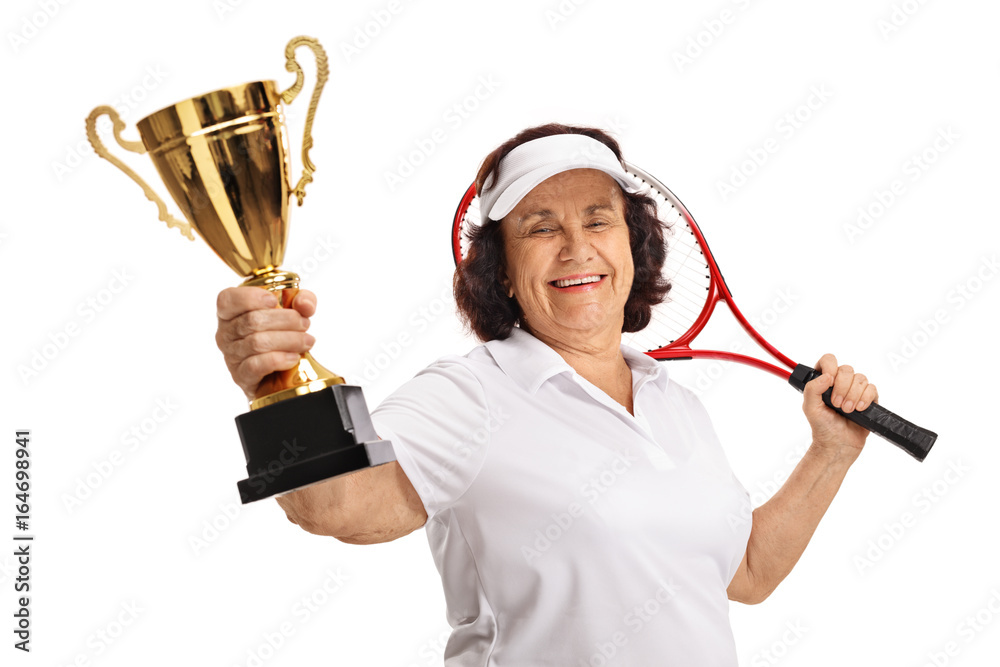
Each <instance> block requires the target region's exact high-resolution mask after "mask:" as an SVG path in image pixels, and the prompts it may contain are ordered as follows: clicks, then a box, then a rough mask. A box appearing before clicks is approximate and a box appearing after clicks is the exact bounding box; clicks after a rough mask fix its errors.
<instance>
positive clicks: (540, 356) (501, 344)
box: [486, 327, 667, 394]
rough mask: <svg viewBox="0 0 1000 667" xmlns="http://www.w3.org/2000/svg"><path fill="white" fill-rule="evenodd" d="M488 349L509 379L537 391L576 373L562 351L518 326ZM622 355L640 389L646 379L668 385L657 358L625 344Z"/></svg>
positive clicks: (634, 387) (665, 373)
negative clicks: (566, 374)
mask: <svg viewBox="0 0 1000 667" xmlns="http://www.w3.org/2000/svg"><path fill="white" fill-rule="evenodd" d="M486 349H487V350H488V351H489V353H490V355H492V357H493V359H494V360H495V361H496V362H497V365H498V366H499V367H500V370H502V371H503V372H504V373H505V374H506V375H507V376H508V377H509V378H511V379H512V380H514V381H515V382H516V383H518V384H519V385H520V386H521V387H523V388H524V389H525V390H526V391H527V392H528V393H529V394H534V393H535V392H537V391H538V388H539V387H541V386H542V384H543V383H544V382H545V381H546V380H548V379H550V378H552V377H554V376H556V375H559V374H560V373H575V372H576V371H574V370H573V368H572V367H571V366H570V365H569V364H567V363H566V360H565V359H563V358H562V357H561V356H560V355H559V353H558V352H556V351H555V350H553V349H552V348H551V347H549V346H548V345H546V344H545V343H543V342H542V341H540V340H538V339H537V338H535V337H534V336H532V335H531V334H530V333H528V332H527V331H524V330H523V329H521V328H519V327H514V328H513V329H512V330H511V332H510V336H509V337H508V338H505V339H504V340H491V341H489V342H487V343H486ZM621 350H622V355H623V356H624V357H625V361H626V363H628V365H629V368H631V369H632V372H633V375H638V376H639V377H638V378H637V380H636V381H635V382H633V385H632V386H633V390H634V391H638V388H639V387H641V386H642V385H643V384H644V383H645V382H655V383H657V384H658V385H659V386H660V388H661V389H665V388H666V384H667V370H666V369H665V368H663V366H662V365H660V363H659V362H657V361H656V360H654V359H653V358H651V357H649V356H647V355H645V354H643V353H642V352H640V351H639V350H636V349H635V348H632V347H629V346H627V345H622V346H621Z"/></svg>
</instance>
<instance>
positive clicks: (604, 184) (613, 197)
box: [510, 169, 622, 220]
mask: <svg viewBox="0 0 1000 667" xmlns="http://www.w3.org/2000/svg"><path fill="white" fill-rule="evenodd" d="M620 202H622V196H621V188H620V187H619V186H618V183H617V182H616V181H615V179H613V178H612V177H611V176H609V175H608V174H606V173H604V172H603V171H600V170H598V169H570V170H569V171H563V172H560V173H558V174H555V175H553V176H550V177H548V178H547V179H545V180H544V181H542V182H541V183H539V184H538V185H536V186H535V187H534V188H533V189H532V190H531V191H530V192H528V194H526V195H525V196H524V198H523V199H522V200H521V201H519V202H518V203H517V206H515V207H514V209H513V210H512V211H511V213H510V217H511V218H513V219H514V220H518V219H521V218H523V217H525V216H527V215H530V214H531V213H532V212H533V211H535V210H537V209H538V208H539V207H550V206H552V205H554V204H564V205H567V206H578V207H579V208H581V209H582V208H587V207H591V206H593V205H595V204H611V205H612V206H615V207H616V208H617V205H618V204H619V203H620Z"/></svg>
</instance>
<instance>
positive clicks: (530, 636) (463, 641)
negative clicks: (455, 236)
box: [372, 329, 750, 667]
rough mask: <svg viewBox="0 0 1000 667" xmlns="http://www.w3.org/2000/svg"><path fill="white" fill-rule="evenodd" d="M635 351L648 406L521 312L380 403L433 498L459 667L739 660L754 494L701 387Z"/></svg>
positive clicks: (436, 546) (721, 666) (413, 474)
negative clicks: (739, 615)
mask: <svg viewBox="0 0 1000 667" xmlns="http://www.w3.org/2000/svg"><path fill="white" fill-rule="evenodd" d="M622 352H623V354H624V355H625V360H626V361H627V363H628V365H629V367H630V368H631V369H632V383H633V394H634V412H635V416H634V417H633V416H632V415H630V414H629V413H628V411H627V410H625V408H624V407H622V406H621V405H620V404H618V403H617V402H615V401H614V400H612V399H611V398H610V397H609V396H608V395H607V394H605V393H604V392H603V391H601V390H600V389H598V388H597V387H596V386H594V385H593V384H591V383H590V382H588V381H587V380H585V379H583V378H582V377H580V376H579V375H578V374H577V373H576V372H575V371H574V370H573V369H572V368H571V367H570V366H569V365H568V364H567V363H566V362H565V361H564V360H563V359H562V357H560V356H559V354H558V353H556V352H555V350H553V349H552V348H550V347H548V346H547V345H545V344H544V343H542V342H541V341H539V340H537V339H536V338H534V337H533V336H531V335H530V334H528V333H526V332H524V331H521V330H520V329H515V330H514V331H513V333H512V335H511V337H510V338H508V339H507V340H503V341H491V342H489V343H486V344H485V345H480V346H479V347H476V348H475V349H473V350H472V351H471V352H469V353H468V354H467V355H465V356H448V357H444V358H442V359H440V360H439V361H437V362H435V363H434V364H432V365H431V366H429V367H428V368H426V369H425V370H423V371H421V372H420V373H419V374H418V375H417V376H416V377H415V378H413V379H412V380H410V381H409V382H407V383H406V384H404V385H403V386H402V387H401V388H400V389H399V390H398V391H396V392H395V393H394V394H392V395H391V396H390V397H389V398H387V399H386V400H385V401H384V402H383V403H382V404H381V405H380V406H379V407H378V408H377V409H376V410H375V411H374V413H373V414H372V421H373V422H374V425H375V430H376V431H377V432H378V433H379V435H380V436H381V437H383V438H387V439H390V440H392V443H393V447H394V449H395V452H396V456H397V458H398V460H399V464H400V466H401V467H402V469H403V471H404V472H405V473H406V475H407V477H408V478H409V479H410V481H411V482H412V484H413V486H414V487H415V488H416V490H417V493H418V494H419V495H420V498H421V500H422V501H423V504H424V507H425V508H426V510H427V516H428V521H427V524H426V526H425V527H426V530H427V539H428V541H429V543H430V546H431V551H432V553H433V556H434V561H435V563H436V564H437V568H438V570H439V571H440V573H441V579H442V582H443V584H444V593H445V599H446V602H447V608H448V622H449V623H450V624H451V626H452V627H453V628H454V630H453V632H452V634H451V637H450V639H449V641H448V644H447V647H446V649H445V656H444V657H445V665H446V667H486V666H490V667H508V666H511V667H527V666H531V665H559V666H571V667H601V666H603V665H606V666H610V665H642V666H646V665H656V666H657V667H667V666H671V665H678V666H682V667H694V666H697V667H735V665H737V658H736V652H735V645H734V641H733V635H732V630H731V628H730V624H729V601H728V599H727V596H726V588H727V586H728V585H729V582H730V581H731V580H732V577H733V575H734V574H735V573H736V569H737V567H738V566H739V564H740V561H741V560H742V558H743V554H744V552H745V551H746V545H747V539H748V537H749V535H750V520H749V517H750V498H749V494H748V493H747V491H746V489H745V488H743V486H742V485H741V484H740V482H739V481H738V480H737V479H736V477H735V476H734V475H733V473H732V470H731V469H730V466H729V463H728V461H727V460H726V457H725V454H724V453H723V450H722V447H721V446H720V444H719V441H718V438H717V437H716V435H715V431H714V430H713V428H712V425H711V423H710V421H709V418H708V415H707V414H706V412H705V409H704V408H703V406H702V404H701V402H700V401H699V400H698V399H697V398H696V397H695V396H694V395H693V394H692V393H691V392H690V391H688V390H687V389H685V388H683V387H680V386H678V385H677V384H676V383H673V382H670V381H669V380H668V378H667V373H666V369H665V368H664V367H663V366H662V365H660V364H658V363H657V362H656V361H654V360H652V359H650V358H649V357H647V356H646V355H644V354H642V353H641V352H638V351H636V350H633V349H631V348H629V347H627V346H622Z"/></svg>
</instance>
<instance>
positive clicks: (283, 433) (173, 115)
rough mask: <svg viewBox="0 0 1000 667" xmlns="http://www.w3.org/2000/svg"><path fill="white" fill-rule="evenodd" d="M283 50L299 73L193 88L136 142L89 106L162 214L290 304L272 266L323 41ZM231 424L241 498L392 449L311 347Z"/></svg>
mask: <svg viewBox="0 0 1000 667" xmlns="http://www.w3.org/2000/svg"><path fill="white" fill-rule="evenodd" d="M299 46H308V47H309V48H310V49H312V51H313V53H314V55H315V57H316V69H317V81H316V86H315V89H314V90H313V94H312V99H311V100H310V102H309V112H308V115H307V117H306V126H305V137H304V139H303V142H302V165H303V170H302V177H301V178H300V179H299V181H298V183H297V184H296V185H295V187H294V188H292V187H291V186H290V181H289V177H290V175H291V162H290V159H289V152H290V151H289V148H288V143H287V136H286V131H285V124H284V111H283V107H282V105H283V104H291V102H292V101H293V100H294V99H295V98H296V97H297V96H298V94H299V92H300V91H301V90H302V84H303V81H304V79H305V75H304V74H303V72H302V68H301V66H300V65H299V63H298V62H297V61H296V60H295V50H296V49H297V48H298V47H299ZM285 58H286V62H285V69H287V70H288V71H289V72H293V73H294V74H295V75H296V80H295V83H294V84H293V85H292V86H291V87H290V88H288V89H287V90H285V91H283V92H280V93H279V92H278V89H277V84H276V83H275V82H274V81H252V82H250V83H245V84H242V85H239V86H232V87H230V88H223V89H221V90H216V91H213V92H211V93H207V94H204V95H199V96H197V97H192V98H191V99H188V100H184V101H183V102H178V103H177V104H174V105H173V106H170V107H167V108H165V109H161V110H160V111H157V112H156V113H153V114H151V115H149V116H146V117H145V118H143V119H142V120H140V121H139V122H138V124H137V127H138V130H139V136H140V137H141V139H142V141H141V142H138V141H127V140H125V139H123V138H122V136H121V133H122V130H124V129H125V123H124V122H122V120H121V118H120V117H119V116H118V114H117V113H116V112H115V110H114V109H112V108H111V107H109V106H99V107H97V108H96V109H94V110H93V111H92V112H91V113H90V116H88V117H87V138H88V139H89V140H90V143H91V145H92V146H93V147H94V150H95V151H96V152H97V154H98V155H100V156H101V157H103V158H104V159H105V160H108V161H109V162H111V163H112V164H114V165H115V166H117V167H118V168H119V169H121V170H122V171H124V172H125V173H126V174H127V175H128V176H129V177H131V178H132V180H134V181H135V182H136V183H138V184H139V185H140V186H141V187H142V190H143V192H145V194H146V197H147V198H148V199H149V200H150V201H152V202H154V203H155V204H156V206H157V208H158V209H159V213H160V220H162V221H164V222H166V223H167V226H168V227H177V228H178V229H179V230H180V232H181V233H182V234H184V235H185V236H187V237H188V238H189V239H191V240H194V235H193V234H192V233H191V228H192V227H194V230H195V231H197V232H198V235H199V236H201V238H203V239H204V240H205V242H206V243H208V245H209V246H210V247H211V248H212V250H214V251H215V253H216V254H217V255H218V256H219V257H220V258H221V259H222V261H224V262H225V263H226V265H227V266H229V268H231V269H233V270H234V271H236V273H238V274H239V275H240V276H243V277H244V278H245V280H244V281H243V283H242V285H247V286H254V287H261V288H263V289H266V290H269V291H271V292H274V293H275V295H276V296H277V297H278V300H279V302H280V305H279V307H288V306H289V305H290V303H291V301H292V298H293V297H294V296H295V294H296V293H297V292H298V289H299V277H298V275H296V274H294V273H291V272H289V271H282V270H281V269H279V268H278V267H279V265H280V264H281V262H282V260H283V259H284V255H285V242H286V240H287V237H288V217H289V201H288V200H289V197H290V196H291V195H292V194H294V195H295V197H296V198H297V199H298V203H299V206H301V205H302V200H303V198H304V197H305V187H306V185H307V184H308V183H310V182H311V181H312V180H313V178H312V174H313V171H314V170H315V166H314V165H313V163H312V161H311V160H310V159H309V149H310V148H311V147H312V134H311V133H312V122H313V118H314V117H315V115H316V106H317V105H318V103H319V96H320V93H322V91H323V86H324V84H325V83H326V80H327V77H328V76H329V69H328V67H327V57H326V52H325V51H324V50H323V47H322V46H320V44H319V42H318V41H316V40H315V39H313V38H311V37H296V38H294V39H293V40H292V41H290V42H289V43H288V46H287V47H285ZM103 115H107V116H109V117H110V118H111V121H112V123H113V131H114V136H115V140H116V141H117V142H118V145H120V146H121V147H122V148H124V149H126V150H128V151H132V152H134V153H140V154H141V153H148V154H149V156H150V158H152V160H153V164H154V165H155V166H156V170H157V171H158V172H159V174H160V177H161V178H162V179H163V182H164V183H165V184H166V186H167V190H168V191H169V192H170V195H171V197H173V199H174V201H175V202H176V203H177V205H178V206H179V207H180V209H181V211H183V213H184V216H185V217H186V218H187V222H184V221H181V220H178V219H177V218H175V217H173V216H172V215H170V213H169V212H168V211H167V207H166V205H165V204H164V203H163V200H162V199H161V198H160V197H159V196H157V194H156V193H155V192H153V190H152V189H151V188H150V187H149V186H148V185H147V184H146V182H145V181H143V180H142V178H140V177H139V175H138V174H136V173H135V172H134V171H133V170H132V169H130V168H129V167H128V166H126V165H125V164H124V163H123V162H121V161H120V160H119V159H118V158H116V157H114V156H113V155H111V154H110V153H109V152H108V150H107V149H106V148H105V147H104V145H103V144H102V143H101V140H100V138H99V137H98V136H97V120H98V119H99V118H100V117H101V116H103ZM236 425H237V429H238V431H239V434H240V439H241V441H242V443H243V453H244V455H245V457H246V460H247V472H248V474H249V477H248V478H247V479H245V480H242V481H240V482H239V483H238V484H237V487H238V488H239V492H240V498H241V500H242V502H243V503H244V504H246V503H249V502H253V501H255V500H260V499H262V498H267V497H269V496H272V495H275V494H279V493H285V492H288V491H291V490H294V489H297V488H300V487H302V486H306V485H308V484H313V483H315V482H319V481H322V480H324V479H328V478H330V477H335V476H337V475H342V474H346V473H350V472H355V471H357V470H361V469H363V468H367V467H370V466H375V465H381V464H383V463H388V462H389V461H394V460H395V454H394V453H393V450H392V445H391V443H390V442H389V441H387V440H379V439H378V436H377V435H376V434H375V431H374V429H373V427H372V424H371V418H370V416H369V413H368V408H367V406H366V404H365V400H364V396H363V394H362V393H361V388H360V387H355V386H349V385H346V384H344V379H343V378H342V377H340V376H339V375H337V374H335V373H332V372H331V371H329V370H327V369H326V368H323V366H321V365H320V364H319V363H318V362H317V361H316V360H315V359H313V357H312V355H311V354H308V353H306V354H303V355H302V358H301V359H300V360H299V363H298V365H297V366H296V367H295V368H292V369H291V370H288V371H282V372H276V373H272V374H271V375H269V376H267V377H266V378H264V380H263V381H262V382H261V384H260V387H259V388H258V389H257V393H256V396H255V398H254V400H253V401H251V403H250V412H247V413H245V414H243V415H240V416H239V417H237V418H236Z"/></svg>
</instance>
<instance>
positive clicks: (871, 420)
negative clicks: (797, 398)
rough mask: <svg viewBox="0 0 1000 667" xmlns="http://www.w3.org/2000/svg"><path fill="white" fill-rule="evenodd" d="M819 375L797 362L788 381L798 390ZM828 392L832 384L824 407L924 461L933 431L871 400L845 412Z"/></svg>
mask: <svg viewBox="0 0 1000 667" xmlns="http://www.w3.org/2000/svg"><path fill="white" fill-rule="evenodd" d="M819 376H820V372H819V371H818V370H816V369H815V368H811V367H809V366H806V365H804V364H799V365H798V366H796V367H795V370H794V371H792V374H791V376H790V377H789V378H788V383H789V384H790V385H792V386H793V387H795V388H796V389H798V390H799V391H804V390H805V387H806V383H808V382H810V381H811V380H813V379H815V378H817V377H819ZM832 395H833V388H832V387H831V388H830V389H827V390H826V391H825V392H823V402H824V403H825V404H826V405H827V407H829V408H830V409H831V410H833V411H834V412H836V413H837V414H839V415H841V416H843V417H845V418H846V419H850V420H851V421H852V422H854V423H855V424H858V425H860V426H863V427H865V428H866V429H868V430H869V431H871V432H872V433H874V434H876V435H879V436H881V437H883V438H885V439H886V440H888V441H889V442H891V443H892V444H894V445H896V446H897V447H899V448H900V449H902V450H903V451H905V452H906V453H907V454H909V455H910V456H912V457H913V458H915V459H916V460H918V461H923V460H924V458H925V457H926V456H927V453H928V452H930V451H931V447H933V446H934V442H935V441H936V440H937V433H934V432H933V431H928V430H927V429H925V428H922V427H920V426H917V425H916V424H914V423H912V422H909V421H907V420H905V419H903V418H902V417H900V416H899V415H897V414H895V413H893V412H890V411H889V410H886V409H885V408H883V407H882V406H881V405H879V404H878V403H872V404H871V405H869V406H868V407H867V408H865V409H864V410H855V411H853V412H848V413H845V412H844V411H842V410H841V409H840V408H835V407H833V402H832Z"/></svg>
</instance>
